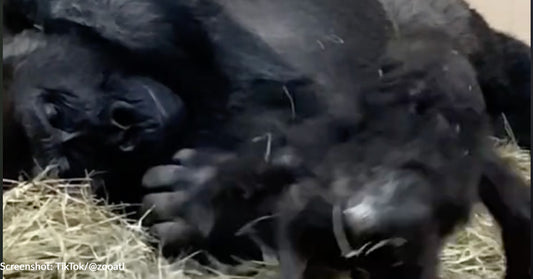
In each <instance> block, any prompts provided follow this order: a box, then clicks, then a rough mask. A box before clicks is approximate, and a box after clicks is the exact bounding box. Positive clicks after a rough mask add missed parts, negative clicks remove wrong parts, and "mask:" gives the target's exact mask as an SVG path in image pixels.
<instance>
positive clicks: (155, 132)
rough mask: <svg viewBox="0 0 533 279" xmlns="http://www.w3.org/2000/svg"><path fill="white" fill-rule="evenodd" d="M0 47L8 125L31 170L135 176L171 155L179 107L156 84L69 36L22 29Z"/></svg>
mask: <svg viewBox="0 0 533 279" xmlns="http://www.w3.org/2000/svg"><path fill="white" fill-rule="evenodd" d="M4 47H5V49H6V50H8V51H7V53H4V64H8V65H10V66H11V68H12V79H13V80H11V82H10V85H9V89H8V92H7V97H8V99H10V100H11V102H12V103H11V106H12V113H13V119H14V120H13V121H16V123H14V125H15V126H17V127H19V128H22V130H23V134H24V136H25V138H26V139H27V140H28V143H29V146H27V147H25V148H30V149H31V154H32V156H33V157H34V158H33V160H35V161H36V163H37V164H38V165H39V166H42V167H46V166H49V165H51V164H52V165H56V166H57V167H58V170H59V173H60V174H61V175H62V176H66V177H72V176H79V175H83V171H85V170H88V171H92V170H102V171H115V170H117V169H122V168H124V169H125V168H126V167H125V165H128V167H129V169H128V170H129V171H135V170H136V169H137V168H136V167H137V166H143V165H145V164H149V163H150V162H152V161H153V160H157V159H158V155H159V154H161V152H162V151H164V150H166V148H171V149H170V150H174V148H175V147H173V146H171V145H172V144H173V142H168V141H169V139H175V138H176V137H175V136H174V135H173V134H174V133H177V132H178V131H179V130H180V129H179V126H180V125H181V124H182V123H183V120H184V117H185V108H184V105H183V103H182V101H181V99H180V98H179V97H178V96H177V95H176V94H174V93H173V92H172V91H171V90H170V89H168V88H167V87H165V86H164V85H162V84H160V83H158V82H156V81H154V80H152V79H150V78H147V77H142V76H136V75H135V74H132V73H131V72H130V71H129V70H128V69H126V68H124V67H121V66H120V65H122V64H121V63H118V62H117V59H114V57H113V56H112V55H109V54H108V53H106V52H103V51H98V50H97V47H98V46H97V45H92V46H91V45H86V44H81V43H80V42H79V41H77V40H76V39H75V38H73V37H66V36H47V37H46V38H45V37H43V36H39V35H36V34H32V33H31V32H24V33H22V34H20V35H18V37H15V38H13V40H12V41H11V42H9V43H7V44H4ZM10 50H12V51H11V52H9V51H10ZM24 50H27V51H24ZM17 52H18V53H17ZM6 56H7V57H6ZM8 137H9V135H8ZM10 148H11V146H10ZM163 153H164V154H165V152H163ZM166 153H168V151H167V152H166ZM5 159H7V158H5ZM26 159H30V158H26ZM132 160H133V161H132ZM9 161H10V160H9V159H8V162H9ZM132 162H135V163H134V164H132ZM140 171H142V170H140ZM5 174H6V175H8V176H11V175H13V174H12V173H11V174H10V173H5Z"/></svg>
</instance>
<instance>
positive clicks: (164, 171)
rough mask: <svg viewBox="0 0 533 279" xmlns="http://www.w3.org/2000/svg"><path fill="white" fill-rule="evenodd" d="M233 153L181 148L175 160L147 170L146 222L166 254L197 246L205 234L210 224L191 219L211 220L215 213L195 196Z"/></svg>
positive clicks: (144, 178)
mask: <svg viewBox="0 0 533 279" xmlns="http://www.w3.org/2000/svg"><path fill="white" fill-rule="evenodd" d="M231 157H232V155H231V154H228V153H223V152H219V151H215V150H203V151H197V150H193V149H182V150H180V151H179V152H178V153H176V154H175V155H174V156H173V161H174V162H175V164H169V165H160V166H155V167H153V168H151V169H149V170H148V171H147V172H146V173H145V175H144V177H143V180H142V184H143V187H144V190H146V191H147V192H148V194H147V195H145V196H144V198H143V201H142V208H141V213H142V214H143V215H146V218H145V219H144V220H143V223H144V224H145V225H146V226H149V227H150V232H151V233H152V234H154V235H155V236H156V237H157V238H158V239H159V240H160V242H161V246H162V248H163V254H165V255H170V254H175V252H177V251H180V250H183V249H184V248H187V247H191V246H194V247H196V246H198V245H200V242H201V240H202V239H204V238H205V237H206V235H207V234H208V231H209V227H210V226H201V225H200V226H198V223H197V222H192V223H191V222H190V221H191V219H192V220H196V219H197V218H203V219H204V220H205V223H206V224H211V223H212V216H210V215H211V214H210V213H208V212H207V211H206V210H204V209H205V207H203V206H202V205H201V204H198V205H199V206H195V203H196V202H195V201H193V200H194V199H197V196H198V194H196V193H197V192H198V191H201V190H202V189H204V188H206V186H205V185H207V184H208V183H209V182H210V181H212V179H214V178H215V176H216V173H217V165H219V164H221V163H223V162H225V161H227V160H229V159H230V158H231ZM198 203H200V201H198ZM148 211H150V212H148ZM191 215H194V216H191ZM202 223H203V222H202Z"/></svg>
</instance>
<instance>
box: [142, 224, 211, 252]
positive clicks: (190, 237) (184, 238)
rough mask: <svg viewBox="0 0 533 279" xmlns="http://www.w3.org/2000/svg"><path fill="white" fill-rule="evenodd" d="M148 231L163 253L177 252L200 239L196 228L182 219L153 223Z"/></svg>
mask: <svg viewBox="0 0 533 279" xmlns="http://www.w3.org/2000/svg"><path fill="white" fill-rule="evenodd" d="M150 233H151V234H152V235H154V236H155V237H156V238H157V239H158V240H159V242H160V244H161V246H162V248H163V251H164V252H163V254H169V253H172V254H174V253H175V254H178V253H177V252H179V250H181V249H183V248H185V247H187V246H192V245H194V244H196V243H198V241H199V240H200V239H201V234H200V233H199V232H198V230H197V229H196V228H195V227H194V226H192V225H190V224H188V223H186V222H185V221H184V220H182V219H175V220H173V221H170V222H164V223H158V224H155V225H153V226H152V227H150Z"/></svg>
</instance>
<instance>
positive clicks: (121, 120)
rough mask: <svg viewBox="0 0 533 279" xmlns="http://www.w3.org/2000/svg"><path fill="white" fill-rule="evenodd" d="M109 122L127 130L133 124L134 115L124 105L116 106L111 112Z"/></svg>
mask: <svg viewBox="0 0 533 279" xmlns="http://www.w3.org/2000/svg"><path fill="white" fill-rule="evenodd" d="M111 122H112V124H113V125H115V126H116V127H118V128H120V129H122V130H127V129H129V128H130V127H131V126H133V125H134V124H135V116H134V114H133V113H132V111H131V110H130V109H128V108H126V107H117V108H115V109H113V111H112V112H111Z"/></svg>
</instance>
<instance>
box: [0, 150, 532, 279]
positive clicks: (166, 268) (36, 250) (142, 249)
mask: <svg viewBox="0 0 533 279" xmlns="http://www.w3.org/2000/svg"><path fill="white" fill-rule="evenodd" d="M498 147H499V150H500V151H501V153H502V155H503V156H504V157H505V158H507V159H508V160H509V161H510V162H511V163H513V164H515V165H516V168H517V169H519V170H520V171H522V172H523V174H524V177H526V178H527V179H528V181H529V179H530V177H529V173H530V159H529V152H526V151H524V150H520V149H518V148H517V147H516V146H515V145H513V144H508V143H501V142H500V143H499V144H498ZM13 184H15V185H13ZM88 184H89V181H88V180H86V179H81V180H51V179H46V178H44V177H37V178H35V179H34V180H32V181H27V182H15V181H6V180H4V187H6V186H8V187H12V186H15V187H14V188H12V189H11V190H9V191H7V192H5V193H4V196H3V212H4V223H3V236H4V239H3V256H4V258H3V261H4V262H5V263H6V264H33V263H54V262H74V263H78V262H80V263H86V262H92V263H102V264H120V263H124V266H125V270H122V271H96V272H92V271H80V270H78V271H72V270H71V271H65V270H58V269H53V270H49V271H4V278H5V279H11V278H24V279H33V278H35V279H37V278H41V279H55V278H79V279H92V278H94V279H96V278H98V279H100V278H101V279H106V278H147V279H151V278H154V279H155V278H164V279H168V278H176V279H181V278H245V277H243V276H239V277H237V276H234V277H231V276H228V275H225V274H227V271H221V270H225V269H223V268H221V269H218V270H217V271H215V270H212V269H207V268H205V267H199V266H198V265H195V264H194V263H193V262H192V261H189V260H186V259H184V260H182V261H180V262H177V263H174V264H172V265H169V264H168V263H166V262H165V261H164V260H163V259H161V258H160V257H159V256H158V255H159V253H158V252H157V251H156V250H154V249H153V248H151V246H150V245H149V244H147V243H149V242H150V241H153V239H151V238H150V237H149V235H148V234H147V233H146V231H145V230H144V229H142V228H141V226H140V225H139V223H138V222H135V221H133V220H130V219H128V218H127V216H124V215H120V214H117V213H113V212H117V211H119V212H120V208H119V207H117V206H114V207H112V206H109V205H105V204H103V203H102V202H101V201H99V200H95V199H94V198H92V197H91V196H90V195H89V194H88V193H89V191H88V190H89V188H88V187H89V186H88ZM504 260H505V259H504V257H503V254H502V249H501V243H500V241H499V235H498V227H497V225H495V224H494V222H493V220H492V219H491V218H490V216H489V215H487V213H486V212H485V211H483V209H482V208H481V209H480V210H478V211H476V213H475V214H474V215H473V218H472V221H471V224H470V225H469V226H468V227H466V228H464V229H462V230H460V231H458V232H457V233H456V234H455V235H454V236H452V237H451V238H450V240H449V243H448V245H447V246H446V247H445V249H444V251H443V252H442V261H443V264H442V272H441V273H442V278H445V279H456V278H457V279H459V278H461V279H474V278H484V279H492V278H494V279H496V278H502V274H503V272H504ZM255 266H257V265H255ZM248 276H249V277H246V278H255V279H258V278H261V279H266V278H277V276H276V274H275V268H273V267H263V268H262V269H261V270H260V272H259V274H256V275H248Z"/></svg>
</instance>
